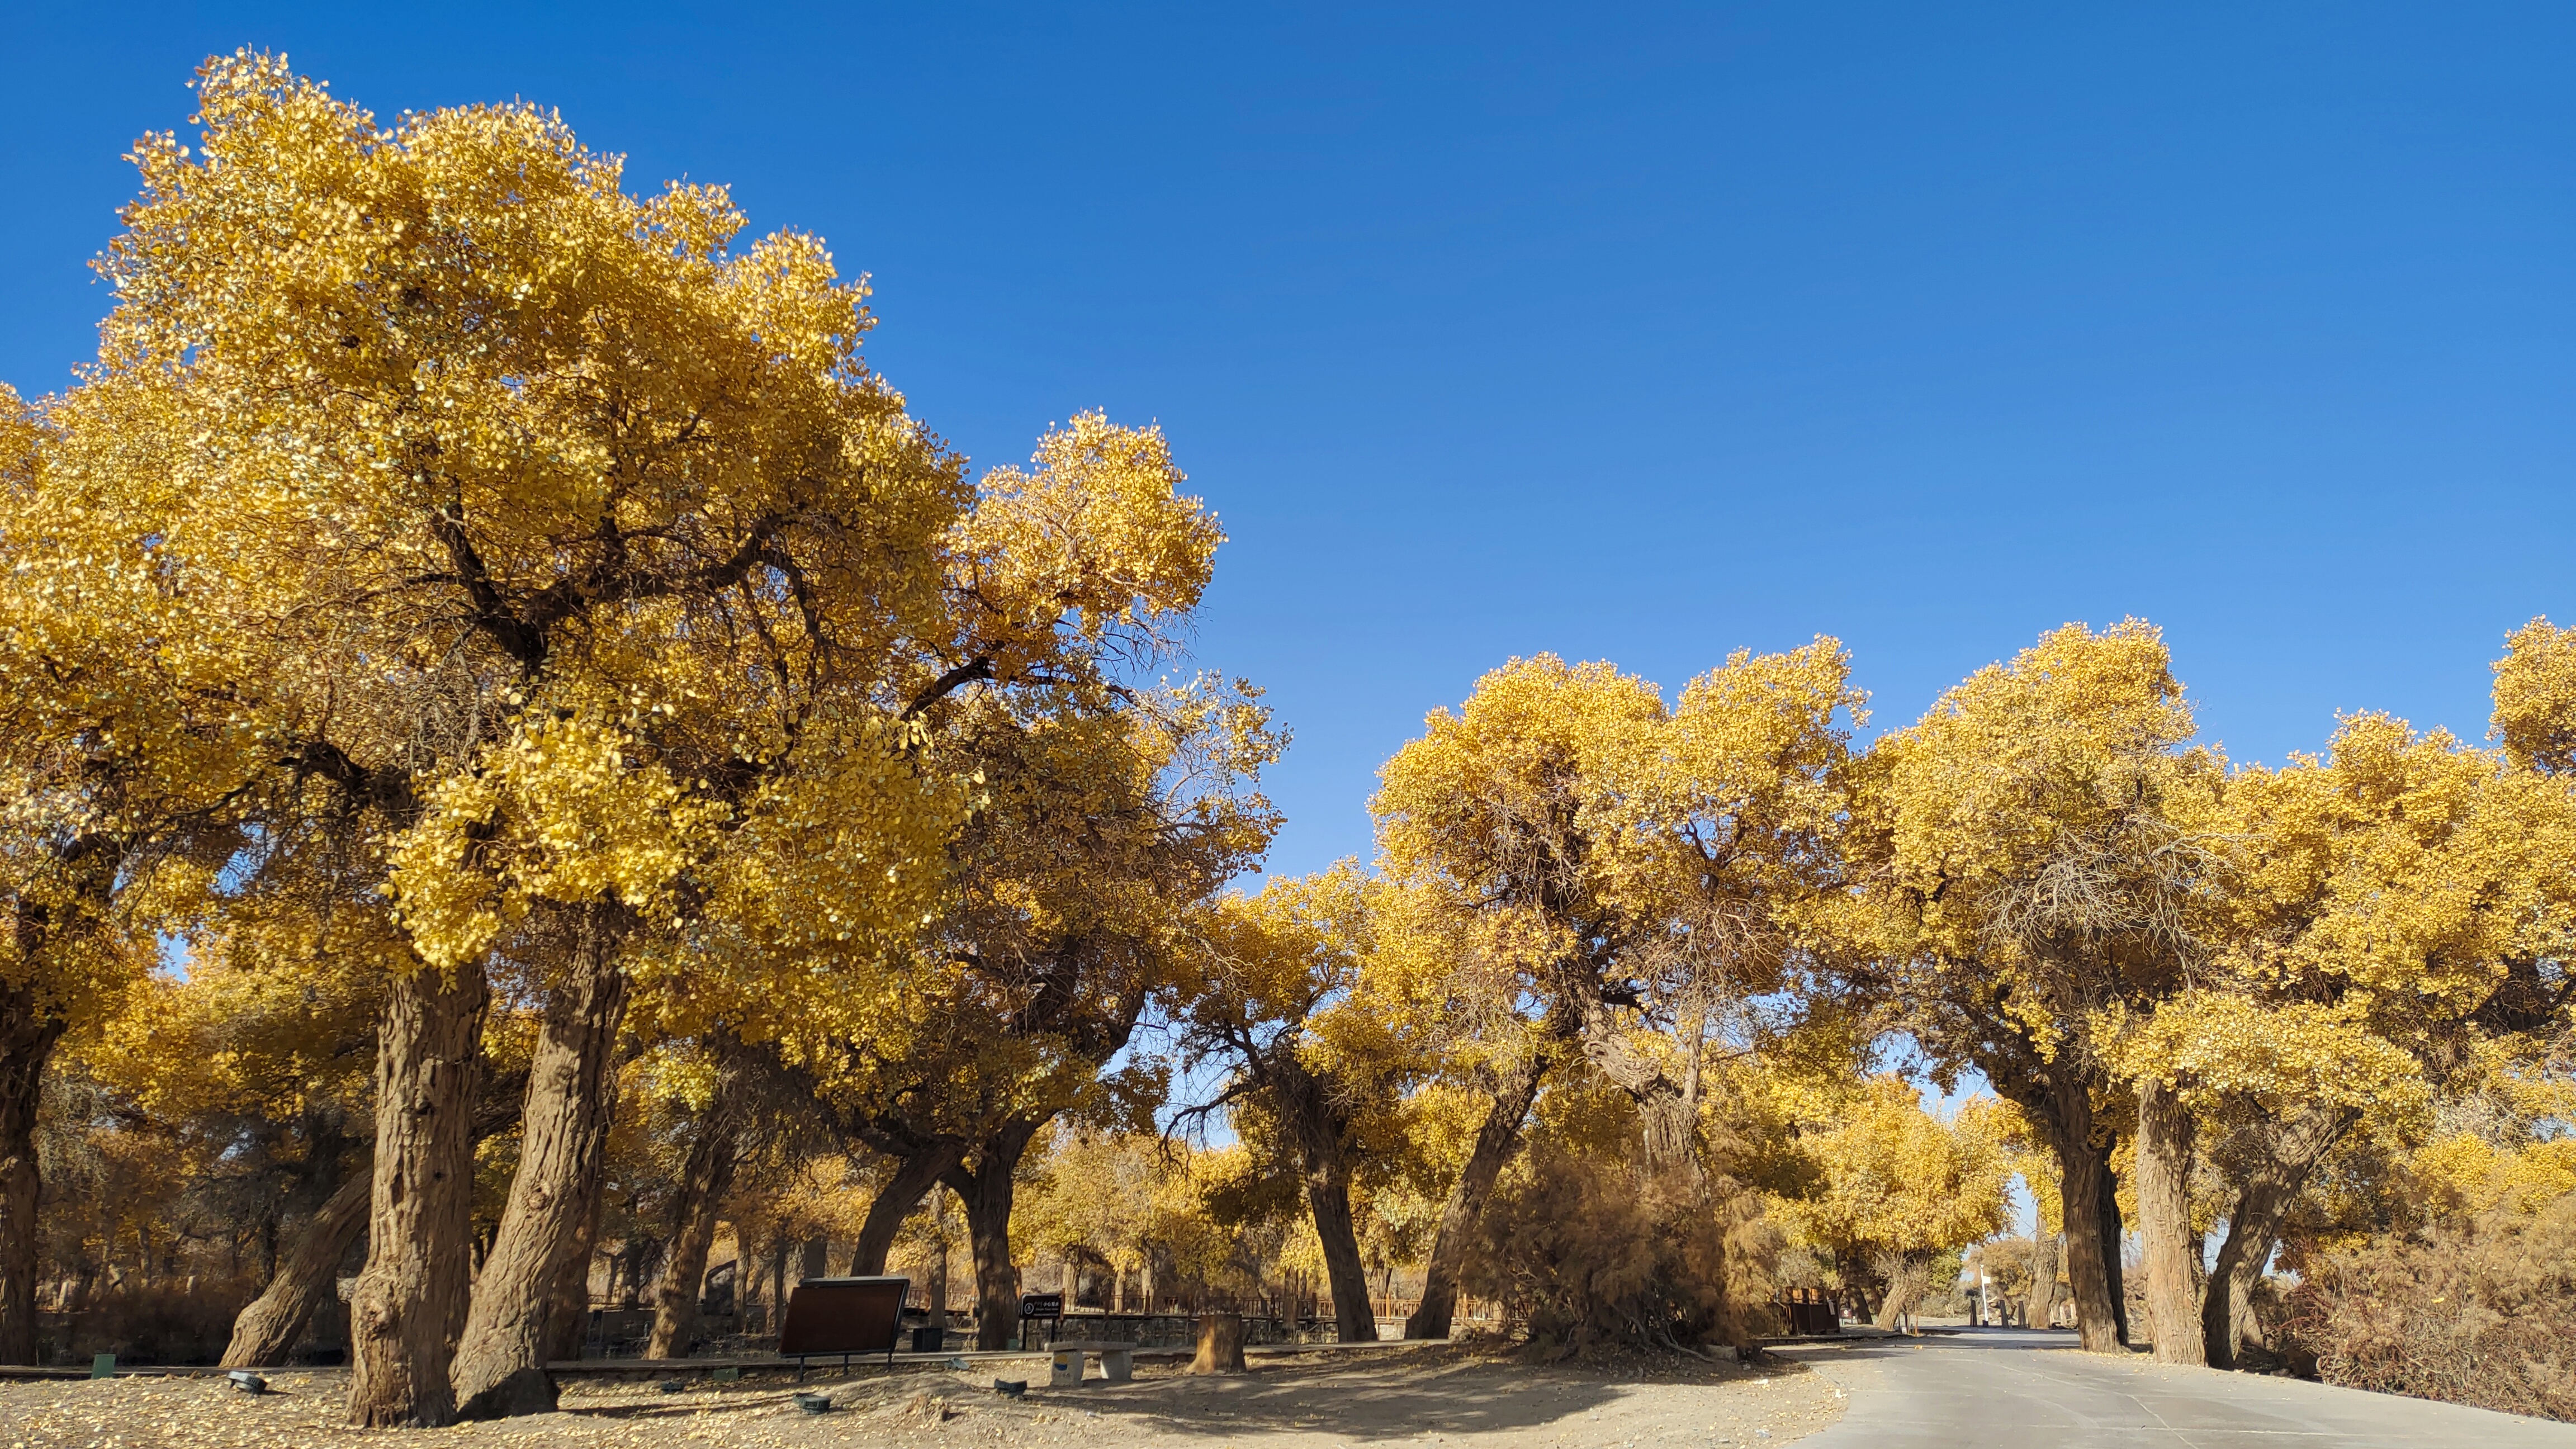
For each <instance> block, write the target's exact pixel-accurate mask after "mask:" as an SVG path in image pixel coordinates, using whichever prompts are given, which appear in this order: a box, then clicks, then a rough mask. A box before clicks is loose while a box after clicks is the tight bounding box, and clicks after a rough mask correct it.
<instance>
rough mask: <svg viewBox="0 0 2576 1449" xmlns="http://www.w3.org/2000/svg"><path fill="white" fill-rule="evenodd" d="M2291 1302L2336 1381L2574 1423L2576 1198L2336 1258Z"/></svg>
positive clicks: (2295, 1323)
mask: <svg viewBox="0 0 2576 1449" xmlns="http://www.w3.org/2000/svg"><path fill="white" fill-rule="evenodd" d="M2289 1299H2290V1301H2289V1309H2290V1313H2289V1321H2288V1323H2287V1324H2286V1325H2285V1330H2286V1333H2287V1336H2288V1337H2289V1338H2290V1339H2291V1340H2292V1341H2293V1344H2294V1345H2295V1347H2296V1348H2297V1349H2300V1350H2304V1351H2305V1352H2307V1353H2313V1354H2314V1355H2315V1356H2316V1364H2317V1373H2318V1375H2319V1376H2320V1377H2321V1378H2323V1379H2324V1380H2325V1381H2326V1382H2328V1383H2332V1384H2346V1385H2350V1386H2351V1387H2353V1388H2361V1389H2376V1390H2379V1391H2380V1392H2383V1393H2392V1394H2412V1395H2414V1396H2416V1397H2418V1398H2426V1399H2445V1400H2448V1401H2450V1402H2452V1403H2455V1404H2474V1405H2476V1406H2477V1407H2479V1408H2484V1409H2497V1410H2501V1411H2503V1412H2505V1413H2509V1414H2529V1415H2534V1416H2538V1417H2544V1418H2552V1419H2569V1420H2576V1340H2571V1339H2570V1338H2569V1337H2568V1325H2569V1324H2571V1323H2576V1194H2571V1195H2569V1196H2567V1197H2563V1198H2560V1199H2558V1200H2557V1201H2556V1202H2554V1203H2550V1204H2548V1205H2546V1206H2544V1207H2543V1208H2542V1209H2541V1210H2540V1211H2538V1212H2536V1213H2519V1212H2513V1211H2510V1210H2506V1209H2498V1210H2495V1211H2492V1212H2488V1213H2485V1214H2483V1215H2480V1216H2478V1217H2475V1218H2469V1219H2464V1220H2460V1221H2456V1222H2452V1223H2447V1224H2438V1225H2435V1226H2433V1227H2430V1228H2427V1229H2426V1230H2424V1231H2423V1232H2421V1233H2399V1234H2391V1235H2388V1236H2385V1237H2381V1238H2375V1239H2373V1240H2371V1241H2370V1242H2369V1243H2368V1244H2366V1245H2365V1246H2363V1247H2361V1248H2359V1249H2356V1250H2353V1251H2350V1252H2343V1253H2335V1254H2331V1255H2328V1256H2326V1257H2325V1258H2324V1259H2323V1260H2322V1261H2319V1262H2314V1263H2311V1264H2310V1265H2309V1266H2308V1270H2307V1273H2306V1276H2305V1280H2304V1281H2303V1282H2301V1283H2300V1285H2299V1286H2298V1287H2297V1288H2295V1289H2293V1290H2292V1291H2291V1293H2290V1295H2289Z"/></svg>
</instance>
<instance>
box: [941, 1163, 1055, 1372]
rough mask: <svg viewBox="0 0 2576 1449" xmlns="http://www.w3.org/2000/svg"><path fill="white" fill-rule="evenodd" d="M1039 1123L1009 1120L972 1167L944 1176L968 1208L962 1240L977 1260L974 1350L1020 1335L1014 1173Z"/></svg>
mask: <svg viewBox="0 0 2576 1449" xmlns="http://www.w3.org/2000/svg"><path fill="white" fill-rule="evenodd" d="M1043 1125H1044V1121H1043V1119H1040V1118H1034V1117H1011V1118H1007V1119H1005V1120H1004V1121H1003V1123H1002V1125H1001V1127H1000V1128H998V1129H997V1130H995V1131H994V1133H993V1134H992V1135H991V1136H989V1137H987V1138H985V1139H984V1142H983V1145H982V1147H981V1148H980V1149H979V1150H978V1151H977V1152H976V1154H975V1163H974V1165H973V1166H972V1167H971V1168H970V1167H968V1166H967V1165H965V1164H964V1163H960V1164H958V1165H957V1166H955V1167H952V1168H950V1169H948V1171H947V1173H946V1174H945V1175H944V1176H943V1178H942V1181H945V1182H946V1183H947V1184H948V1185H949V1187H950V1188H951V1189H953V1190H954V1191H955V1192H956V1194H957V1200H958V1201H959V1202H960V1203H962V1204H964V1206H965V1209H966V1239H967V1243H968V1245H969V1248H970V1249H971V1251H972V1253H973V1256H974V1260H975V1347H976V1348H978V1349H980V1350H983V1351H985V1352H991V1351H992V1350H995V1349H999V1348H1005V1347H1008V1346H1009V1344H1010V1341H1011V1339H1012V1337H1013V1336H1014V1335H1016V1334H1017V1333H1018V1332H1019V1331H1020V1272H1019V1269H1017V1268H1016V1267H1013V1266H1012V1264H1011V1200H1012V1196H1013V1191H1014V1184H1013V1182H1012V1181H1011V1177H1012V1174H1013V1173H1016V1172H1017V1171H1019V1167H1020V1159H1021V1158H1022V1157H1023V1156H1025V1155H1027V1153H1028V1150H1029V1142H1030V1140H1031V1139H1033V1138H1034V1137H1036V1136H1037V1131H1038V1128H1039V1127H1041V1126H1043Z"/></svg>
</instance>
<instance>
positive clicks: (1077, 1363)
mask: <svg viewBox="0 0 2576 1449" xmlns="http://www.w3.org/2000/svg"><path fill="white" fill-rule="evenodd" d="M1047 1352H1048V1353H1049V1354H1050V1355H1052V1358H1053V1361H1052V1362H1051V1363H1050V1364H1049V1365H1048V1369H1047V1387H1048V1388H1051V1389H1072V1388H1080V1387H1081V1386H1082V1356H1083V1355H1084V1354H1086V1353H1088V1354H1097V1355H1099V1357H1100V1377H1101V1378H1102V1379H1103V1380H1104V1381H1106V1382H1109V1383H1113V1384H1123V1383H1125V1382H1127V1381H1128V1380H1130V1379H1132V1378H1134V1377H1136V1345H1134V1344H1132V1343H1105V1342H1100V1341H1096V1340H1089V1339H1084V1340H1079V1341H1076V1340H1059V1341H1057V1342H1055V1343H1050V1344H1048V1345H1047Z"/></svg>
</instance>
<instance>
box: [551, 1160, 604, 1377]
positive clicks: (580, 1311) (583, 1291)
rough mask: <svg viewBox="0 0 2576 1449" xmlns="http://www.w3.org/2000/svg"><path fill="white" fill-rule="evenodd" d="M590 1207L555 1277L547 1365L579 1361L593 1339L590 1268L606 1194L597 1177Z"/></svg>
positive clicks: (582, 1215) (597, 1240) (592, 1187)
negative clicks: (591, 1329) (579, 1234)
mask: <svg viewBox="0 0 2576 1449" xmlns="http://www.w3.org/2000/svg"><path fill="white" fill-rule="evenodd" d="M588 1197H589V1204H588V1206H587V1207H586V1208H584V1209H583V1210H582V1213H581V1236H580V1238H579V1239H578V1240H577V1241H576V1242H575V1243H574V1244H573V1248H572V1251H571V1252H569V1253H567V1254H565V1255H564V1264H563V1271H561V1272H559V1273H557V1274H556V1275H555V1288H554V1306H553V1307H551V1308H549V1309H547V1310H546V1346H545V1349H544V1350H543V1352H544V1355H545V1362H547V1363H554V1362H556V1361H558V1360H562V1359H577V1358H580V1357H581V1356H582V1351H583V1349H584V1348H586V1347H587V1346H588V1343H589V1340H590V1267H591V1260H592V1258H593V1257H594V1256H595V1255H596V1253H597V1251H598V1244H599V1211H600V1208H601V1207H602V1206H604V1205H605V1204H604V1202H603V1199H605V1198H606V1197H607V1194H606V1193H605V1192H603V1191H602V1190H601V1188H600V1183H599V1179H598V1176H597V1174H593V1175H592V1178H591V1181H590V1184H589V1192H588Z"/></svg>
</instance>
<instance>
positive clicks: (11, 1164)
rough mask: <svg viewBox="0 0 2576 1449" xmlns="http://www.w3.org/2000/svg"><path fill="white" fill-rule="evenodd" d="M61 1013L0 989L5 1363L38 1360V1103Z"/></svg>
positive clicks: (0, 1290) (1, 1360)
mask: <svg viewBox="0 0 2576 1449" xmlns="http://www.w3.org/2000/svg"><path fill="white" fill-rule="evenodd" d="M62 1036H63V1019H62V1018H61V1017H60V1016H58V1015H56V1014H55V1013H53V1012H51V1011H47V1010H44V1009H43V1008H42V1007H40V1006H39V1005H38V1003H37V1001H36V995H35V993H34V992H32V991H29V990H27V989H25V988H23V987H20V988H15V989H10V990H6V991H0V1364H33V1363H34V1362H35V1361H36V1199H37V1196H38V1195H39V1194H40V1193H41V1192H42V1190H43V1188H44V1182H43V1179H42V1177H41V1175H40V1174H39V1172H38V1170H37V1166H36V1108H37V1104H38V1102H39V1100H40V1099H41V1097H42V1094H43V1092H44V1081H45V1064H46V1063H47V1062H48V1061H50V1060H51V1059H52V1058H53V1055H54V1044H55V1043H56V1042H58V1041H60V1040H62Z"/></svg>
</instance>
